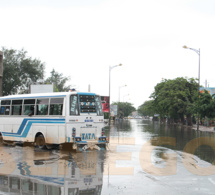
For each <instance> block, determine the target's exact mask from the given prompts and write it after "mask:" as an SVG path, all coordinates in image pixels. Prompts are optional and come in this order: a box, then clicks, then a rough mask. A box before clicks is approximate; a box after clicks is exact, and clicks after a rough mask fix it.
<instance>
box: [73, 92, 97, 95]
mask: <svg viewBox="0 0 215 195" xmlns="http://www.w3.org/2000/svg"><path fill="white" fill-rule="evenodd" d="M77 94H78V95H96V94H95V93H87V92H86V93H84V92H77Z"/></svg>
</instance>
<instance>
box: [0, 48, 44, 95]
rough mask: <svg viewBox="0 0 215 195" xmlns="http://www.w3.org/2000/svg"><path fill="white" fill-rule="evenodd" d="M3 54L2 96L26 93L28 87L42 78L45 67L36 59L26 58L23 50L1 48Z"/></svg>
mask: <svg viewBox="0 0 215 195" xmlns="http://www.w3.org/2000/svg"><path fill="white" fill-rule="evenodd" d="M2 51H3V53H4V67H3V87H2V88H3V95H4V96H5V95H10V94H17V93H26V92H27V91H28V90H29V86H30V85H31V84H33V83H35V82H38V81H41V80H43V78H44V69H45V65H44V63H42V62H41V61H40V60H38V59H32V58H31V57H27V51H25V50H24V49H22V50H20V51H18V50H14V49H6V48H4V47H3V48H2Z"/></svg>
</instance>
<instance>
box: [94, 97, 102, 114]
mask: <svg viewBox="0 0 215 195" xmlns="http://www.w3.org/2000/svg"><path fill="white" fill-rule="evenodd" d="M95 102H96V107H97V115H98V116H103V111H102V104H101V99H100V97H99V96H96V97H95Z"/></svg>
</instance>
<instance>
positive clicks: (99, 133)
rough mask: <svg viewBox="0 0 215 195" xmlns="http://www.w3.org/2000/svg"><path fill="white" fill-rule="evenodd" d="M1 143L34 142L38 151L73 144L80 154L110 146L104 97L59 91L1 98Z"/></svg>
mask: <svg viewBox="0 0 215 195" xmlns="http://www.w3.org/2000/svg"><path fill="white" fill-rule="evenodd" d="M0 102H1V105H0V140H1V141H4V142H34V143H35V145H36V147H38V148H48V149H50V148H52V147H53V146H55V145H56V144H63V143H71V144H72V148H73V149H75V150H77V151H82V150H86V149H88V148H96V149H99V150H100V149H104V148H105V146H106V143H107V138H106V136H105V134H104V133H105V129H104V126H105V124H104V115H103V111H102V105H101V100H100V96H98V95H96V94H95V93H81V92H59V93H40V94H22V95H11V96H6V97H1V98H0Z"/></svg>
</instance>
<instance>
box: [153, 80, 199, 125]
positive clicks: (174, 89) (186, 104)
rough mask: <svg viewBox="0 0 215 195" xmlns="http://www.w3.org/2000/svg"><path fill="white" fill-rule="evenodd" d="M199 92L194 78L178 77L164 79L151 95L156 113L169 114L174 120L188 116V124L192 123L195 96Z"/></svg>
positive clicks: (182, 120)
mask: <svg viewBox="0 0 215 195" xmlns="http://www.w3.org/2000/svg"><path fill="white" fill-rule="evenodd" d="M197 94H198V83H197V82H196V80H195V79H193V78H190V79H188V78H182V77H179V78H176V79H173V80H171V79H169V80H166V79H165V80H164V81H162V82H161V83H158V84H157V85H156V86H155V90H154V92H153V93H152V95H151V97H152V98H153V99H154V102H153V104H154V107H155V111H156V113H158V114H160V116H161V117H164V116H167V117H168V118H170V120H172V122H174V121H175V120H181V122H182V123H184V116H185V115H186V117H187V122H188V125H192V120H191V119H192V118H191V117H192V113H193V106H194V102H195V97H196V96H197Z"/></svg>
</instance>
